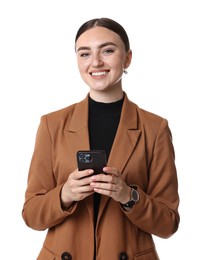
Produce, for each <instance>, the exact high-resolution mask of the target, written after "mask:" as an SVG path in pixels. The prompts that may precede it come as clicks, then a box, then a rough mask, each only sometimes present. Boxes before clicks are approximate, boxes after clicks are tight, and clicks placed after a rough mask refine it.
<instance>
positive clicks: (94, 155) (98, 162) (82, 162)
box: [77, 150, 106, 174]
mask: <svg viewBox="0 0 207 260" xmlns="http://www.w3.org/2000/svg"><path fill="white" fill-rule="evenodd" d="M77 164H78V169H79V170H80V171H82V170H86V169H93V170H94V174H99V173H102V172H103V167H104V166H106V153H105V151H104V150H89V151H78V152H77Z"/></svg>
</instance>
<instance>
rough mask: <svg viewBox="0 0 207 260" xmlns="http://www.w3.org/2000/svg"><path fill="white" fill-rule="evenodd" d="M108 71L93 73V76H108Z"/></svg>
mask: <svg viewBox="0 0 207 260" xmlns="http://www.w3.org/2000/svg"><path fill="white" fill-rule="evenodd" d="M106 73H107V72H106V71H100V72H92V73H91V74H92V76H103V75H106Z"/></svg>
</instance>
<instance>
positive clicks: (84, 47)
mask: <svg viewBox="0 0 207 260" xmlns="http://www.w3.org/2000/svg"><path fill="white" fill-rule="evenodd" d="M108 45H113V46H117V45H116V44H115V43H113V42H105V43H103V44H101V45H99V46H98V48H99V49H101V48H104V47H106V46H108ZM90 49H91V48H90V47H87V46H82V47H79V48H78V49H77V50H76V52H79V51H82V50H90Z"/></svg>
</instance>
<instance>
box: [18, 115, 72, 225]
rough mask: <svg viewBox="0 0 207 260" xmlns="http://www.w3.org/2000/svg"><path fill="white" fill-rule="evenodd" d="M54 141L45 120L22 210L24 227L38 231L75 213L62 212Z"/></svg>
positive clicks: (36, 143)
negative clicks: (55, 172) (53, 147)
mask: <svg viewBox="0 0 207 260" xmlns="http://www.w3.org/2000/svg"><path fill="white" fill-rule="evenodd" d="M52 138H53V137H52V136H51V134H50V131H49V128H48V122H47V116H43V117H42V118H41V122H40V125H39V127H38V131H37V135H36V141H35V147H34V152H33V156H32V160H31V164H30V169H29V175H28V185H27V189H26V192H25V202H24V205H23V210H22V216H23V219H24V221H25V223H26V224H27V225H28V226H29V227H31V228H33V229H36V230H44V229H46V228H49V227H52V226H55V225H57V224H59V223H61V222H62V221H63V220H64V219H65V218H66V217H67V216H68V215H69V214H72V212H73V211H74V209H75V204H73V206H72V207H71V208H70V210H69V211H64V210H63V209H62V208H61V201H60V192H61V189H62V185H63V184H61V185H57V183H56V180H55V177H54V174H53V161H52V153H53V151H52Z"/></svg>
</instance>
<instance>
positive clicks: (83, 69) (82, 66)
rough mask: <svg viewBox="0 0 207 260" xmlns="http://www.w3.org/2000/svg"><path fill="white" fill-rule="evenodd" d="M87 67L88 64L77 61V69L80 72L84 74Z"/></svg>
mask: <svg viewBox="0 0 207 260" xmlns="http://www.w3.org/2000/svg"><path fill="white" fill-rule="evenodd" d="M87 67H88V64H87V62H86V61H84V62H83V61H79V60H78V69H79V71H80V72H85V71H86V69H87Z"/></svg>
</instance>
